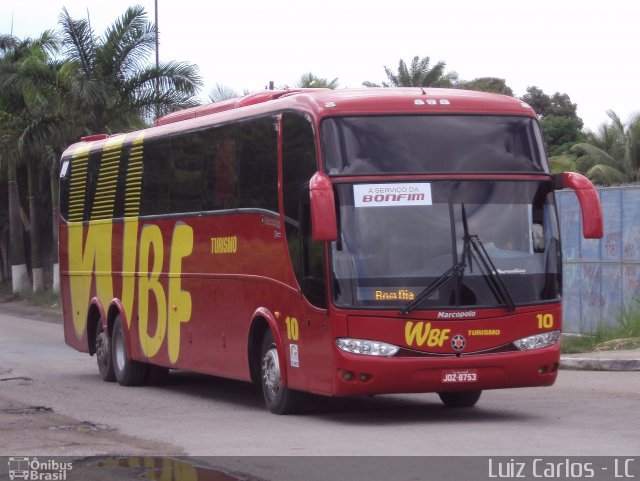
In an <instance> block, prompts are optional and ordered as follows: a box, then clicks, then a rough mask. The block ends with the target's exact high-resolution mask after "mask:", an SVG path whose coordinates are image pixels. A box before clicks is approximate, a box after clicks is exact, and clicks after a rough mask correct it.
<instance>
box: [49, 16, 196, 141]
mask: <svg viewBox="0 0 640 481" xmlns="http://www.w3.org/2000/svg"><path fill="white" fill-rule="evenodd" d="M60 24H61V26H62V32H63V33H62V34H63V46H64V47H65V49H64V55H65V57H66V59H67V61H68V63H69V67H68V68H69V69H70V70H71V72H70V79H71V84H70V93H71V95H72V98H73V101H74V102H76V105H77V106H78V108H79V109H83V110H84V111H85V112H87V113H88V119H87V120H88V127H89V128H90V130H91V131H92V132H93V133H98V132H100V133H105V132H106V133H109V132H114V131H123V130H130V129H132V128H135V127H141V126H142V125H143V124H144V122H145V121H148V120H150V119H151V118H152V117H153V116H154V115H156V114H160V115H163V114H166V113H168V112H171V111H173V110H177V109H181V108H188V107H193V106H195V105H197V104H198V102H197V100H196V99H195V95H196V94H197V92H198V89H199V88H200V85H201V83H202V81H201V78H200V76H199V74H198V68H197V67H196V66H195V65H192V64H187V63H185V62H178V61H171V62H167V63H161V64H159V65H158V66H157V67H156V66H149V65H148V63H147V59H148V57H149V56H150V55H151V53H152V52H153V50H154V49H155V38H156V27H155V25H153V24H151V23H149V22H148V21H147V18H146V12H145V10H144V8H143V7H141V6H139V5H138V6H132V7H129V8H128V9H127V10H126V12H125V13H124V14H123V15H122V16H121V17H120V18H119V19H117V20H116V21H115V22H114V23H113V24H112V25H111V26H110V27H109V28H108V29H107V30H106V32H105V33H104V35H103V36H102V37H98V36H96V35H95V33H94V32H93V30H92V29H91V26H90V24H89V22H88V21H87V20H84V19H81V20H74V19H72V18H71V17H70V16H69V12H68V11H67V10H66V8H65V9H63V10H62V13H61V15H60Z"/></svg>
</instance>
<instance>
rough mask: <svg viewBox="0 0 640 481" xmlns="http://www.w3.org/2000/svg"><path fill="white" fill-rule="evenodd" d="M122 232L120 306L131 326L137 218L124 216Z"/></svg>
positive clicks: (128, 324)
mask: <svg viewBox="0 0 640 481" xmlns="http://www.w3.org/2000/svg"><path fill="white" fill-rule="evenodd" d="M123 229H124V232H123V234H122V298H121V301H122V307H123V309H124V315H125V317H126V322H127V327H130V326H131V318H132V316H133V298H134V296H135V280H136V253H137V252H138V249H137V247H138V219H136V218H125V219H124V225H123Z"/></svg>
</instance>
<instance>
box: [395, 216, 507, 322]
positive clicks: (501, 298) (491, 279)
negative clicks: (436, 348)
mask: <svg viewBox="0 0 640 481" xmlns="http://www.w3.org/2000/svg"><path fill="white" fill-rule="evenodd" d="M462 225H463V228H464V237H463V240H464V247H463V250H462V259H461V262H456V263H455V264H454V265H452V266H451V267H449V269H447V270H446V271H445V272H444V273H442V275H440V277H438V278H437V279H436V280H435V281H433V282H432V283H431V284H429V285H428V286H427V287H426V288H425V289H424V290H423V291H422V292H421V293H420V294H418V295H417V296H416V298H415V299H414V300H412V301H411V302H410V303H409V304H407V305H406V306H405V307H404V308H403V309H402V310H401V311H400V313H401V314H402V315H405V316H406V315H407V314H409V313H410V312H412V311H414V310H415V309H416V307H418V306H419V305H420V304H422V302H424V300H425V299H427V298H429V297H430V296H431V295H432V294H433V293H434V292H436V291H437V290H438V289H440V288H441V287H443V286H444V285H445V284H447V283H448V282H449V281H451V279H453V278H457V279H458V284H459V285H458V295H457V296H456V297H458V296H459V291H460V290H461V288H462V276H463V275H464V271H465V269H466V267H467V262H468V265H469V269H470V270H471V272H473V257H476V263H477V264H478V265H479V266H480V271H481V272H482V275H483V277H484V278H485V279H486V281H487V284H488V285H489V289H491V292H492V293H493V295H494V296H495V298H496V300H497V301H498V302H500V303H503V304H505V305H506V306H507V309H508V310H509V311H514V310H515V309H516V305H515V302H513V298H512V297H511V294H510V293H509V290H508V289H507V286H506V285H505V284H504V281H503V280H502V277H501V276H500V274H499V272H498V269H496V266H495V265H494V263H493V261H492V260H491V257H490V256H489V253H488V252H487V250H486V249H485V247H484V244H483V243H482V241H481V240H480V238H479V237H478V236H477V235H471V234H469V226H468V223H467V213H466V210H465V207H464V204H463V205H462ZM458 298H459V297H458Z"/></svg>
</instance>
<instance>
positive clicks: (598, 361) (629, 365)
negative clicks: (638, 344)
mask: <svg viewBox="0 0 640 481" xmlns="http://www.w3.org/2000/svg"><path fill="white" fill-rule="evenodd" d="M560 368H561V369H572V370H584V371H640V351H639V350H637V349H634V350H630V351H615V352H610V351H605V352H601V353H584V354H570V355H564V356H561V357H560Z"/></svg>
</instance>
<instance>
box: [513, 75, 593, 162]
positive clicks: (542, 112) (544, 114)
mask: <svg viewBox="0 0 640 481" xmlns="http://www.w3.org/2000/svg"><path fill="white" fill-rule="evenodd" d="M521 100H522V101H523V102H526V103H527V104H529V105H530V106H531V108H533V110H535V112H536V114H537V115H538V118H539V119H540V126H541V127H542V133H543V136H544V142H545V146H546V148H547V151H548V152H549V154H550V155H552V156H555V155H562V154H566V153H568V151H569V148H570V147H571V146H572V145H573V144H575V143H576V142H580V141H582V140H584V136H583V135H582V127H583V125H584V123H583V122H582V119H581V118H580V117H578V113H577V108H578V106H577V104H574V103H572V102H571V99H570V98H569V95H567V94H561V93H559V92H556V93H554V94H553V95H551V96H549V95H547V94H545V93H544V92H543V91H542V89H540V88H538V87H535V86H531V87H527V93H526V94H525V95H523V96H522V97H521Z"/></svg>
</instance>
